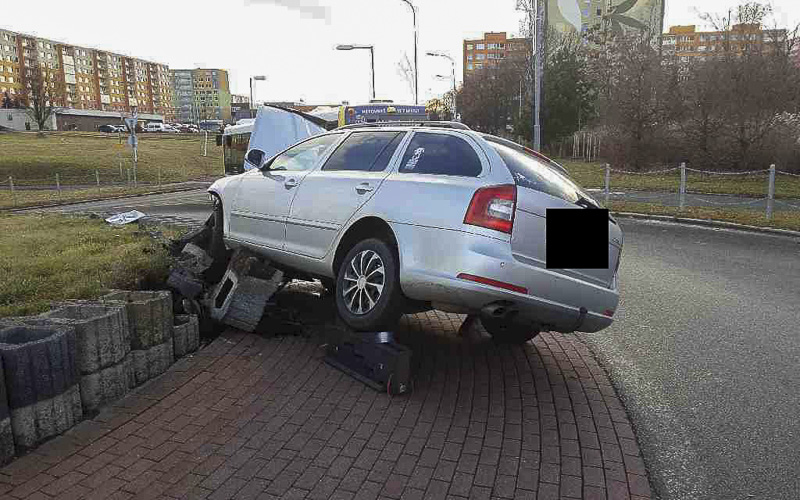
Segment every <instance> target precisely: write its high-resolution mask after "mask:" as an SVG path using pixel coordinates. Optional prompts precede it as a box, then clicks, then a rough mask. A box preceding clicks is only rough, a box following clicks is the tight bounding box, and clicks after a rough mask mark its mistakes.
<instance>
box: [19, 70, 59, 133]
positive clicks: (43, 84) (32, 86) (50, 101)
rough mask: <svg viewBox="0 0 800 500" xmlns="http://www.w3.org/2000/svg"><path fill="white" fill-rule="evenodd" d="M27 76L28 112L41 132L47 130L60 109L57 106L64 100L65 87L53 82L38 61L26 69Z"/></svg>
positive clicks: (25, 99)
mask: <svg viewBox="0 0 800 500" xmlns="http://www.w3.org/2000/svg"><path fill="white" fill-rule="evenodd" d="M25 75H26V78H25V83H26V85H25V87H23V98H24V101H25V102H26V104H27V108H26V110H27V112H28V115H30V117H31V119H32V120H33V121H35V122H36V125H38V127H39V130H46V128H47V122H48V120H50V118H51V117H52V116H53V114H54V113H55V112H56V110H57V109H58V106H57V104H58V103H59V102H61V100H62V99H63V96H64V93H65V89H64V86H63V85H62V84H60V83H57V82H54V81H52V80H55V78H53V79H51V78H49V76H50V75H48V73H47V71H46V70H45V69H44V68H43V67H42V66H41V65H40V64H39V63H37V62H36V61H34V63H33V64H32V65H31V66H30V67H29V68H26V69H25Z"/></svg>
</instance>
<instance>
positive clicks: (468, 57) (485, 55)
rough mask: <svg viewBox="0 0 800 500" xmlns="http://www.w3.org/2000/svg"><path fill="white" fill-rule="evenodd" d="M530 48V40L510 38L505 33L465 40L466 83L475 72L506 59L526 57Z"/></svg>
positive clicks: (492, 33)
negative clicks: (516, 56)
mask: <svg viewBox="0 0 800 500" xmlns="http://www.w3.org/2000/svg"><path fill="white" fill-rule="evenodd" d="M530 46H531V44H530V40H528V39H526V38H508V35H507V33H506V32H504V31H501V32H489V33H484V35H483V38H480V39H474V40H464V60H463V63H464V66H463V67H464V81H466V80H467V77H468V76H470V75H472V74H474V73H475V71H478V70H480V69H482V68H484V67H487V66H488V65H491V64H495V63H497V62H499V61H501V60H503V59H505V58H506V57H510V56H515V55H519V56H522V57H524V56H525V54H526V51H528V50H530Z"/></svg>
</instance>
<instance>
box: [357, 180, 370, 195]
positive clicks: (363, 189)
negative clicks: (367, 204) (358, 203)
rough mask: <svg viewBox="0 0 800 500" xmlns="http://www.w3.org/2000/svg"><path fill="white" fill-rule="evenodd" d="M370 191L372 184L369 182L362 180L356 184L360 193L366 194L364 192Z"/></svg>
mask: <svg viewBox="0 0 800 500" xmlns="http://www.w3.org/2000/svg"><path fill="white" fill-rule="evenodd" d="M369 191H372V186H370V185H369V183H367V182H362V183H361V184H359V185H358V186H356V192H357V193H358V194H364V193H367V192H369Z"/></svg>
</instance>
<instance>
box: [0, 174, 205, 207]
mask: <svg viewBox="0 0 800 500" xmlns="http://www.w3.org/2000/svg"><path fill="white" fill-rule="evenodd" d="M198 182H199V181H198ZM211 184H212V183H211V182H209V183H208V185H209V186H210V185H211ZM198 189H203V188H202V187H198V186H193V187H188V186H186V187H182V188H180V189H167V190H164V191H148V192H146V193H139V194H125V195H119V196H109V197H107V198H92V199H89V200H80V201H73V202H68V203H51V204H49V205H34V206H32V207H20V208H13V207H12V208H0V213H4V212H6V213H24V212H30V211H33V210H42V209H44V208H58V207H69V206H72V205H81V204H83V203H95V202H98V201H109V200H122V199H125V198H140V197H142V196H153V195H156V194H170V193H183V192H186V191H196V190H198Z"/></svg>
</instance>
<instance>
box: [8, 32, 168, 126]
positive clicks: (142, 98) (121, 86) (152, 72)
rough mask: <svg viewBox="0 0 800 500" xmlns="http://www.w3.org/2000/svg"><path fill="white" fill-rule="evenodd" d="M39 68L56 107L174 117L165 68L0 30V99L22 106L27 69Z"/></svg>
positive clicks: (113, 54) (28, 71) (27, 85)
mask: <svg viewBox="0 0 800 500" xmlns="http://www.w3.org/2000/svg"><path fill="white" fill-rule="evenodd" d="M35 66H39V67H40V68H41V70H42V72H43V76H44V77H45V79H46V81H47V85H48V86H50V87H51V88H54V89H57V91H56V94H55V95H56V98H55V101H56V102H55V103H54V104H55V105H57V106H63V107H68V108H73V109H82V110H100V111H118V112H130V111H132V110H133V109H134V108H136V109H137V110H138V111H139V112H141V113H148V114H158V115H162V116H164V117H166V118H167V119H168V120H169V119H171V118H172V117H173V116H174V112H173V109H172V103H173V100H174V98H173V90H172V81H171V79H170V76H169V68H168V67H167V66H166V65H164V64H159V63H155V62H151V61H145V60H142V59H137V58H134V57H129V56H125V55H122V54H117V53H114V52H108V51H104V50H99V49H92V48H87V47H81V46H77V45H71V44H68V43H64V42H58V41H54V40H49V39H46V38H41V37H35V36H31V35H26V34H23V33H16V32H12V31H8V30H0V94H2V95H5V94H6V93H8V95H9V97H11V98H12V99H18V100H19V102H20V103H21V104H22V105H27V104H28V102H27V100H28V98H27V92H26V90H27V88H29V87H30V82H29V81H28V80H29V79H30V78H31V76H32V75H31V68H33V67H35Z"/></svg>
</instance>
